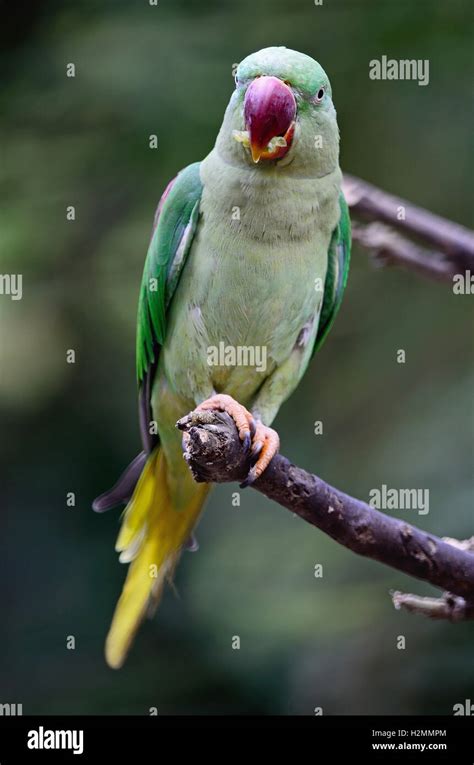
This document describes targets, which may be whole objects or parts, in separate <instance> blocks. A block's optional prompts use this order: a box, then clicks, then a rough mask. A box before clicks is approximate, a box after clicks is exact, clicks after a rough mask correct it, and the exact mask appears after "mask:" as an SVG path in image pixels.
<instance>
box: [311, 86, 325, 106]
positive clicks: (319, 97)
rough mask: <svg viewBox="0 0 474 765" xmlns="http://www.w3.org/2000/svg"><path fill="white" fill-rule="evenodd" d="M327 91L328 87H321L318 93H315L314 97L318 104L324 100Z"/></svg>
mask: <svg viewBox="0 0 474 765" xmlns="http://www.w3.org/2000/svg"><path fill="white" fill-rule="evenodd" d="M325 93H326V89H325V88H319V90H318V92H317V93H316V95H315V97H314V102H315V103H316V104H320V103H321V101H322V100H323V98H324V94H325Z"/></svg>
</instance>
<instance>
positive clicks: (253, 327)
mask: <svg viewBox="0 0 474 765" xmlns="http://www.w3.org/2000/svg"><path fill="white" fill-rule="evenodd" d="M341 179H342V176H341V170H340V168H339V131H338V126H337V121H336V112H335V109H334V105H333V101H332V93H331V85H330V83H329V80H328V77H327V75H326V73H325V72H324V70H323V69H322V68H321V66H320V65H319V64H318V63H317V62H316V61H315V60H313V59H312V58H310V57H309V56H307V55H305V54H303V53H299V52H297V51H293V50H289V49H287V48H285V47H270V48H265V49H263V50H260V51H258V52H257V53H254V54H252V55H250V56H248V57H247V58H245V59H244V60H243V61H242V62H241V63H240V64H239V66H238V68H237V72H236V77H235V90H234V92H233V94H232V97H231V99H230V102H229V104H228V106H227V109H226V112H225V115H224V120H223V123H222V126H221V128H220V131H219V134H218V136H217V140H216V143H215V146H214V148H213V149H212V151H211V152H210V154H209V155H208V156H207V157H206V158H205V159H204V160H203V161H202V162H197V163H195V164H192V165H189V166H188V167H187V168H185V169H184V170H182V171H181V172H180V173H179V174H178V175H177V176H176V178H175V179H174V180H173V181H171V183H170V184H169V185H168V186H167V188H166V190H165V192H164V194H163V196H162V198H161V200H160V203H159V205H158V208H157V211H156V215H155V220H154V227H153V233H152V237H151V241H150V245H149V249H148V253H147V256H146V262H145V268H144V274H143V280H142V284H141V291H140V296H139V306H138V323H137V377H138V388H139V411H140V428H141V435H142V442H143V451H142V453H141V454H139V455H138V457H136V458H135V460H134V461H133V462H132V463H131V465H130V466H129V468H128V469H127V470H126V471H125V473H124V474H123V475H122V476H121V478H120V479H119V481H118V482H117V484H116V485H115V486H114V487H113V489H111V490H110V491H109V492H106V493H105V494H103V495H101V496H100V497H98V498H97V499H96V500H95V502H94V509H95V510H97V511H99V512H101V511H103V510H107V509H109V508H110V507H113V506H114V505H117V504H120V503H124V504H126V508H125V511H124V515H123V520H122V526H121V529H120V533H119V536H118V539H117V544H116V549H117V551H119V552H120V561H121V562H124V563H130V567H129V570H128V575H127V579H126V582H125V586H124V588H123V592H122V595H121V596H120V599H119V602H118V604H117V607H116V611H115V614H114V617H113V621H112V625H111V627H110V631H109V634H108V637H107V640H106V649H105V653H106V660H107V662H108V664H109V665H110V666H111V667H120V666H121V665H122V664H123V662H124V659H125V657H126V654H127V652H128V650H129V647H130V645H131V642H132V640H133V637H134V635H135V633H136V630H137V628H138V626H139V624H140V622H141V621H142V619H143V617H144V615H145V614H146V612H147V611H148V612H150V611H153V609H154V607H155V606H156V605H157V603H158V601H159V598H160V595H161V592H162V590H163V585H164V583H165V580H166V579H167V578H169V577H171V576H172V574H173V570H174V568H175V566H176V563H177V561H178V558H179V556H180V553H181V551H182V550H183V548H184V547H186V545H189V544H192V541H191V542H190V540H192V539H193V529H194V528H195V526H196V523H197V521H198V518H199V516H200V514H201V511H202V508H203V504H204V501H205V499H206V496H207V494H208V492H209V490H210V486H209V485H208V484H197V483H195V482H194V480H193V478H192V476H191V473H190V471H189V469H188V466H187V464H186V462H185V461H184V460H183V453H182V443H181V438H182V435H181V433H180V432H179V431H178V430H177V429H176V422H177V420H178V419H180V418H181V417H183V415H185V414H186V413H188V412H190V411H192V410H194V409H196V408H201V409H211V408H214V409H221V410H225V411H227V412H228V413H229V414H230V415H231V417H233V419H234V420H235V422H236V425H237V429H238V431H239V435H240V438H241V439H242V441H243V442H244V444H245V446H246V447H247V448H250V449H251V453H252V458H253V465H252V467H251V469H250V473H249V475H248V477H247V479H246V481H245V482H244V483H245V484H246V485H248V484H250V483H252V481H254V480H256V478H257V477H258V476H259V475H261V473H262V471H263V470H265V468H266V467H267V465H268V464H269V462H270V461H271V459H272V457H273V455H274V454H275V453H276V451H277V450H278V448H279V439H278V435H277V434H276V432H275V431H274V430H272V429H271V428H270V425H271V423H272V421H273V419H274V418H275V415H276V414H277V412H278V410H279V408H280V406H281V404H282V403H283V402H284V401H285V400H286V399H287V398H288V396H289V395H290V394H291V393H292V392H293V391H294V390H295V388H296V386H297V385H298V383H299V381H300V379H301V377H302V375H303V373H304V372H305V370H306V367H307V366H308V363H309V361H310V359H311V357H312V356H313V354H314V352H315V351H316V350H317V348H319V347H320V345H321V343H322V342H323V340H324V338H325V337H326V335H327V333H328V331H329V329H330V327H331V325H332V323H333V320H334V317H335V315H336V312H337V310H338V308H339V305H340V303H341V299H342V295H343V292H344V288H345V284H346V280H347V273H348V267H349V258H350V221H349V215H348V209H347V205H346V202H345V200H344V197H343V195H342V192H341ZM242 348H243V349H246V350H247V354H248V355H247V357H246V363H243V362H242V358H244V357H243V356H242V354H240V355H239V354H238V353H237V352H236V353H235V354H234V356H232V354H230V357H229V355H227V351H228V349H231V350H232V349H234V350H236V349H237V350H238V349H242ZM216 349H220V350H221V351H223V353H221V354H220V355H219V353H217V356H216V353H215V351H216ZM255 349H257V350H259V351H260V353H259V354H254V356H255V357H256V356H257V355H258V363H257V362H256V358H252V354H251V353H250V354H249V351H252V350H255ZM211 351H212V353H211ZM229 358H231V362H229ZM232 358H233V359H234V363H232ZM249 358H250V362H249ZM212 359H214V361H213V360H212ZM235 359H240V362H239V361H236V360H235ZM262 359H263V360H264V363H262ZM252 362H253V363H252Z"/></svg>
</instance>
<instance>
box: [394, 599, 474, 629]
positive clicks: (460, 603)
mask: <svg viewBox="0 0 474 765" xmlns="http://www.w3.org/2000/svg"><path fill="white" fill-rule="evenodd" d="M391 595H392V602H393V605H394V606H395V608H396V609H397V610H399V609H401V608H404V609H405V610H406V611H410V612H411V613H414V614H422V615H423V616H429V617H430V619H447V620H448V621H450V622H462V621H467V620H468V619H474V603H472V602H471V603H468V601H467V600H465V598H461V597H459V596H456V595H451V594H450V593H445V595H444V596H443V597H442V598H421V597H420V596H419V595H411V594H409V593H404V592H392V593H391Z"/></svg>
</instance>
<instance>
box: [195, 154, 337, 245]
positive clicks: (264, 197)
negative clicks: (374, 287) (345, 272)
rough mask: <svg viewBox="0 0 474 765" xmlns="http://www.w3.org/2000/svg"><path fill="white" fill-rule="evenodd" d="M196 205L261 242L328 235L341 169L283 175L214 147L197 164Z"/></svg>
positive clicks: (274, 168) (334, 215) (333, 222)
mask: <svg viewBox="0 0 474 765" xmlns="http://www.w3.org/2000/svg"><path fill="white" fill-rule="evenodd" d="M200 174H201V180H202V183H203V199H202V205H201V207H202V210H203V211H204V212H205V214H206V216H207V218H208V220H209V222H210V219H213V220H214V222H215V223H216V224H217V223H218V222H219V221H220V222H222V221H224V222H225V221H229V220H230V221H232V222H237V223H238V229H239V230H240V232H241V234H246V235H247V236H248V237H249V238H251V239H261V240H264V241H265V242H268V243H271V242H277V241H280V242H285V241H287V242H289V241H295V240H299V239H311V238H312V237H313V236H314V232H315V231H316V230H318V231H319V232H320V234H327V236H328V237H330V236H331V233H332V231H333V230H334V228H335V226H336V225H337V222H338V219H339V194H340V188H341V181H342V173H341V170H340V168H339V167H337V168H335V169H334V170H333V171H332V172H330V173H327V174H326V175H324V176H323V177H321V178H302V177H295V176H291V175H288V174H287V173H285V172H284V171H283V170H282V171H279V170H278V166H275V165H274V166H272V167H271V168H270V167H269V168H268V169H267V168H265V169H264V170H263V172H262V168H260V167H255V168H252V167H250V168H249V167H245V166H242V165H234V164H229V163H228V162H226V161H225V160H224V159H223V158H222V156H221V155H220V153H219V152H218V151H217V150H216V149H214V150H213V151H212V152H211V153H210V154H209V155H208V156H207V157H206V159H205V160H203V161H202V162H201V167H200Z"/></svg>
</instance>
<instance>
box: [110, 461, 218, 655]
mask: <svg viewBox="0 0 474 765" xmlns="http://www.w3.org/2000/svg"><path fill="white" fill-rule="evenodd" d="M183 467H186V466H185V465H183ZM186 470H187V467H186ZM166 471H167V464H166V459H165V456H164V454H163V451H162V450H161V449H160V448H159V447H158V448H157V449H155V450H154V451H153V452H152V454H151V455H150V457H149V458H148V460H147V463H146V465H145V467H144V469H143V472H142V475H141V476H140V479H139V481H138V483H137V485H136V488H135V491H134V493H133V496H132V498H131V500H130V502H129V504H128V505H127V507H126V509H125V513H124V519H123V524H122V528H121V530H120V534H119V536H118V539H117V545H116V549H117V550H118V551H120V552H121V555H120V560H121V561H122V562H124V563H128V562H130V561H131V565H130V568H129V571H128V575H127V579H126V582H125V585H124V588H123V591H122V594H121V596H120V599H119V601H118V603H117V607H116V609H115V613H114V617H113V620H112V624H111V627H110V630H109V634H108V635H107V640H106V644H105V657H106V659H107V663H108V664H109V666H111V667H113V668H114V669H118V668H119V667H121V666H122V664H123V662H124V661H125V658H126V655H127V652H128V649H129V648H130V645H131V643H132V640H133V638H134V636H135V633H136V631H137V629H138V627H139V625H140V623H141V621H142V620H143V618H144V616H145V614H146V611H147V609H148V607H149V606H150V605H152V604H155V605H157V604H158V601H159V599H160V596H161V593H162V590H163V585H164V582H165V580H166V578H167V576H171V574H172V572H173V569H174V567H175V565H176V563H177V561H178V558H179V555H180V552H181V548H182V546H183V544H184V543H185V542H186V540H187V539H188V538H189V536H190V534H191V532H192V530H193V528H194V526H195V524H196V522H197V519H198V516H199V513H200V511H201V508H202V505H203V503H204V500H205V497H206V494H207V492H208V491H209V487H208V486H207V485H205V484H204V485H197V484H193V485H191V488H190V492H189V501H188V502H187V505H186V507H185V508H184V509H183V510H181V509H180V510H177V509H175V508H174V507H173V503H172V498H171V496H170V492H169V487H168V481H167V476H166ZM190 478H191V476H190V474H189V473H188V474H185V475H184V480H185V481H188V480H189V479H190ZM191 480H192V479H191Z"/></svg>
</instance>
